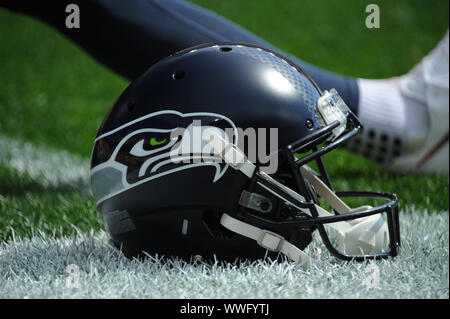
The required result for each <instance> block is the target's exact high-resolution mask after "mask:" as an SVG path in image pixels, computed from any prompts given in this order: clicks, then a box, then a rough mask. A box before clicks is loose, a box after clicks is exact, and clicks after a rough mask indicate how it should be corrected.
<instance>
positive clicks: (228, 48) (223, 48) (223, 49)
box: [220, 47, 232, 52]
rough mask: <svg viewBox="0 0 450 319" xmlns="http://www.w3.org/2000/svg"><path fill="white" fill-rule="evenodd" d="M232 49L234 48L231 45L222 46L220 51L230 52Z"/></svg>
mask: <svg viewBox="0 0 450 319" xmlns="http://www.w3.org/2000/svg"><path fill="white" fill-rule="evenodd" d="M231 50H232V48H230V47H222V48H220V51H222V52H230V51H231Z"/></svg>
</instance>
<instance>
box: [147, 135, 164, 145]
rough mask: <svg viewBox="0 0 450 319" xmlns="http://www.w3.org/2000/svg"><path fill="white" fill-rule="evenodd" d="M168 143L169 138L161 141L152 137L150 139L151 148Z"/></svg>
mask: <svg viewBox="0 0 450 319" xmlns="http://www.w3.org/2000/svg"><path fill="white" fill-rule="evenodd" d="M166 141H167V138H165V139H163V140H161V141H157V140H156V138H154V137H152V138H151V139H150V145H151V146H156V145H161V144H164V143H165V142H166Z"/></svg>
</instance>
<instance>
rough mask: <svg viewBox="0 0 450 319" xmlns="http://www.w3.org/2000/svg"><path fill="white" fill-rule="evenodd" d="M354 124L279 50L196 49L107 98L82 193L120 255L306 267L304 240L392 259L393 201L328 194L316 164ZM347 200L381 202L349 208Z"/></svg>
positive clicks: (360, 256)
mask: <svg viewBox="0 0 450 319" xmlns="http://www.w3.org/2000/svg"><path fill="white" fill-rule="evenodd" d="M360 129H361V124H360V123H359V121H358V118H357V117H356V116H355V115H354V114H353V113H352V112H351V111H350V110H349V108H348V107H347V106H346V104H345V103H344V101H343V100H342V99H341V98H340V96H339V94H338V93H337V92H336V91H335V90H334V89H332V90H329V91H322V90H321V89H320V88H319V87H318V85H317V84H316V83H315V82H314V81H313V80H312V79H311V78H310V77H309V76H308V75H307V74H306V73H305V72H304V71H303V70H302V69H301V68H300V67H298V66H297V65H295V64H294V63H293V62H291V61H290V60H289V59H287V58H285V57H283V56H282V55H280V54H279V53H277V52H274V51H272V50H269V49H266V48H262V47H258V46H255V45H252V44H246V43H229V42H228V43H217V44H204V45H199V46H196V47H192V48H189V49H186V50H183V51H180V52H177V53H175V54H173V55H171V56H169V57H167V58H165V59H163V60H161V61H160V62H158V63H157V64H155V65H153V66H152V67H150V68H149V69H148V70H147V71H146V72H145V73H144V74H142V75H141V76H140V77H139V78H138V79H136V80H135V81H134V82H133V83H131V84H130V86H129V87H128V88H127V89H126V90H125V91H124V92H123V93H122V95H121V96H120V97H119V99H118V100H117V101H116V103H115V104H114V106H113V107H112V109H111V110H110V112H109V113H108V115H107V116H106V119H105V120H104V121H103V123H102V125H101V127H100V129H99V131H98V135H97V137H96V139H95V142H94V148H93V153H92V163H91V183H92V192H93V195H94V198H95V200H96V203H97V207H98V209H99V211H100V212H101V213H102V215H103V219H104V222H105V225H106V228H107V231H108V232H109V234H110V237H111V242H112V243H114V245H115V246H116V247H118V248H120V249H121V250H122V251H123V253H124V254H125V255H126V256H128V257H130V258H131V257H134V256H144V254H143V253H144V252H145V253H148V254H150V255H159V256H166V257H172V256H176V257H180V258H183V259H187V260H189V259H191V258H192V257H193V256H196V255H197V256H202V257H203V259H204V260H214V259H217V260H226V261H236V260H246V259H249V260H254V259H259V258H264V257H265V256H269V257H270V258H274V259H275V258H278V257H280V256H281V255H280V253H282V254H284V255H286V256H288V257H289V258H291V259H293V260H294V261H297V262H299V263H310V262H311V260H312V259H311V258H312V257H311V256H309V255H308V254H307V253H306V252H305V249H306V248H307V246H308V245H309V244H310V243H311V241H312V239H313V236H316V234H317V236H320V237H318V238H321V239H322V241H323V243H324V245H325V246H326V247H327V248H328V250H329V251H330V252H331V254H333V255H334V256H336V257H338V258H341V259H344V260H353V259H354V260H358V261H362V260H365V259H373V258H375V259H378V258H384V257H388V256H396V255H397V253H398V250H399V247H400V231H399V216H398V200H397V197H396V195H394V194H388V193H379V192H370V191H339V192H338V191H335V190H333V187H332V183H331V179H330V177H329V175H328V173H327V170H326V168H325V164H324V160H323V159H322V156H323V155H324V154H326V153H328V152H330V151H332V150H334V149H336V148H337V147H338V146H340V145H342V144H343V143H345V142H346V141H348V140H349V139H350V138H351V137H353V136H355V135H356V134H357V133H358V131H359V130H360ZM255 154H258V155H257V156H255ZM261 154H262V155H261ZM260 155H261V156H260ZM263 155H264V156H263ZM273 163H275V164H276V165H273ZM347 197H367V198H368V200H369V199H374V198H377V199H378V200H381V203H379V204H378V202H377V205H375V206H368V205H364V206H358V207H356V208H351V207H349V205H348V203H346V202H344V201H343V200H342V198H347ZM347 202H348V201H347Z"/></svg>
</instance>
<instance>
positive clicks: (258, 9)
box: [0, 0, 449, 241]
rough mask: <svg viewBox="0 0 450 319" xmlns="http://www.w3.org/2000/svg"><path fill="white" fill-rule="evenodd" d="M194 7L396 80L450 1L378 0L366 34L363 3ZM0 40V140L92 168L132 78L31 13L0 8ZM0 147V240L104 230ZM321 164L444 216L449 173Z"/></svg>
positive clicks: (345, 161) (363, 72)
mask: <svg viewBox="0 0 450 319" xmlns="http://www.w3.org/2000/svg"><path fill="white" fill-rule="evenodd" d="M193 2H195V3H197V4H200V5H202V6H205V7H206V8H209V9H212V10H215V11H216V12H218V13H220V14H221V15H223V16H225V17H227V18H229V19H231V20H233V21H235V22H236V23H238V24H240V25H242V26H244V27H246V28H248V29H249V30H250V31H252V32H254V33H256V34H257V35H259V36H261V37H263V38H264V39H266V40H267V41H269V42H271V43H273V44H274V45H276V46H277V47H279V48H280V49H282V50H285V51H287V52H289V53H291V54H294V55H296V56H298V57H299V58H301V59H304V60H305V61H307V62H310V63H312V64H315V65H318V66H321V67H323V68H325V69H328V70H331V71H334V72H338V73H341V74H345V75H348V76H354V77H366V78H384V77H391V76H396V75H401V74H404V73H405V72H407V71H408V70H409V69H411V67H412V66H413V65H414V64H415V63H417V62H418V61H420V59H421V58H422V57H423V56H424V55H426V54H427V53H428V52H429V51H430V50H431V49H432V48H433V47H434V46H435V45H436V44H437V42H438V41H439V40H440V39H441V37H442V36H443V35H444V33H445V30H446V29H447V28H448V1H442V0H436V1H433V2H432V4H431V3H430V2H427V1H422V0H416V1H406V0H405V1H403V0H402V1H400V0H396V1H377V4H378V5H379V6H380V9H381V28H380V29H370V30H369V29H367V28H365V26H364V21H365V17H366V15H367V13H365V11H364V9H365V5H366V4H365V3H364V2H361V1H345V2H344V1H336V0H326V1H324V0H321V1H317V0H316V1H298V0H283V1H269V0H259V1H253V0H251V1H238V0H227V1H223V0H195V1H193ZM0 39H1V44H0V80H1V85H0V136H5V137H7V138H8V139H9V138H11V139H13V140H16V139H17V140H19V141H27V142H30V143H32V145H35V146H36V148H37V149H39V150H43V152H44V153H45V152H47V153H52V152H54V151H55V152H58V151H59V150H65V151H68V152H70V153H71V154H74V155H76V156H78V157H81V158H82V159H83V160H85V161H86V165H88V162H87V159H88V157H89V156H90V152H91V149H92V141H93V140H94V138H95V135H96V133H97V129H98V127H99V125H100V123H101V121H102V120H103V117H104V115H105V114H106V112H107V111H108V109H109V108H110V106H111V105H112V104H113V102H114V101H115V100H116V98H117V97H118V96H119V94H120V93H121V92H122V90H123V89H125V87H126V86H127V85H128V83H127V82H126V81H125V80H123V79H122V78H120V77H119V76H117V75H115V74H113V73H112V72H111V71H109V70H107V69H106V68H104V67H103V66H101V65H100V64H98V63H97V62H96V61H94V60H93V59H92V58H91V57H90V56H88V55H87V54H86V53H84V52H83V51H82V50H81V49H80V48H78V47H77V46H76V45H74V44H73V43H71V42H70V41H69V40H67V39H66V38H64V37H63V36H61V35H60V34H59V33H57V32H56V31H55V30H53V29H52V28H50V27H48V26H46V25H44V24H43V23H41V22H38V21H36V20H34V19H32V18H29V17H25V16H22V15H18V14H13V13H10V12H8V11H6V10H3V9H0ZM6 141H7V140H6ZM4 143H6V144H8V142H4ZM19 143H20V142H19ZM6 144H5V145H6ZM19 149H20V147H19ZM23 149H24V150H25V149H27V148H26V147H23ZM0 152H3V159H2V160H1V161H0V241H1V240H7V239H11V238H12V236H13V235H12V230H14V233H15V236H25V237H29V236H31V235H32V234H33V233H34V232H36V231H42V232H44V233H46V234H54V235H56V236H60V235H62V234H64V235H71V234H73V233H74V232H76V229H74V227H73V226H72V225H75V226H76V227H77V229H79V230H81V231H82V232H89V231H90V230H91V229H94V230H99V229H100V228H102V223H101V218H100V216H99V215H98V213H97V212H96V210H95V205H94V203H93V200H92V198H91V197H90V195H89V194H88V193H87V192H80V191H79V189H78V188H77V187H73V186H72V184H71V183H70V182H68V183H66V184H64V183H62V184H61V183H57V184H52V183H49V184H45V185H43V184H42V183H41V178H40V177H39V176H40V175H39V174H38V175H36V176H30V175H29V173H27V172H18V171H17V169H16V168H14V167H11V165H10V162H9V161H10V160H11V158H9V159H8V156H9V155H8V154H15V156H21V154H19V155H17V152H13V151H12V150H10V149H8V147H6V149H5V148H3V149H2V150H0ZM23 155H24V156H26V154H23ZM325 161H326V164H327V168H328V169H329V172H330V175H331V176H332V178H333V179H334V180H335V188H336V189H343V190H344V189H362V190H376V191H386V192H395V193H397V194H398V195H399V198H400V206H401V207H406V206H414V207H415V208H416V209H419V210H425V211H428V212H432V211H448V206H449V205H448V203H449V202H448V176H445V177H430V176H393V175H391V174H389V173H387V172H386V171H385V170H384V169H383V168H382V167H381V166H379V165H378V164H375V163H373V162H371V161H369V160H366V159H364V158H363V157H361V156H358V155H354V154H351V153H349V152H347V151H344V150H338V151H337V152H333V153H331V154H329V155H327V156H325Z"/></svg>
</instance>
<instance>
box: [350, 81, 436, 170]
mask: <svg viewBox="0 0 450 319" xmlns="http://www.w3.org/2000/svg"><path fill="white" fill-rule="evenodd" d="M399 80H400V79H389V80H366V79H358V86H359V107H358V117H359V119H360V120H361V123H362V125H363V130H362V132H361V133H360V134H359V135H358V137H356V138H355V139H354V141H352V142H350V143H349V144H348V147H349V148H350V149H351V150H352V151H354V152H356V153H360V154H362V155H364V156H366V157H369V158H371V159H373V160H375V161H377V162H379V163H388V162H390V161H391V160H392V158H394V157H397V156H400V155H402V154H405V153H409V152H412V151H414V150H416V149H417V148H419V147H420V146H422V145H423V143H424V142H425V139H426V137H427V135H428V131H429V119H428V111H427V108H426V105H425V104H424V103H422V102H418V101H416V100H413V99H411V98H409V97H406V96H405V95H403V94H402V93H401V91H400V81H399Z"/></svg>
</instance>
